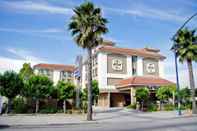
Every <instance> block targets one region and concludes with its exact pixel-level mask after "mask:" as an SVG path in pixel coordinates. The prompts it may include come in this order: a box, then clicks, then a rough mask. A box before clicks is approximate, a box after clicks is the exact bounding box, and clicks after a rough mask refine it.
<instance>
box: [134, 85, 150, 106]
mask: <svg viewBox="0 0 197 131" xmlns="http://www.w3.org/2000/svg"><path fill="white" fill-rule="evenodd" d="M149 94H150V92H149V89H148V88H146V87H144V88H137V89H136V92H135V97H136V100H137V101H139V102H140V104H141V106H142V110H143V107H144V102H146V101H147V100H148V98H149Z"/></svg>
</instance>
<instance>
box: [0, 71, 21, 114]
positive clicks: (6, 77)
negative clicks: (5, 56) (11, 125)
mask: <svg viewBox="0 0 197 131" xmlns="http://www.w3.org/2000/svg"><path fill="white" fill-rule="evenodd" d="M22 88H23V81H22V79H21V78H20V77H19V75H18V74H17V73H15V72H13V71H6V72H4V74H3V75H1V76H0V94H1V95H2V96H5V97H7V98H8V108H7V112H8V113H9V112H10V110H11V103H12V100H13V99H14V98H15V96H17V95H19V94H20V92H21V89H22Z"/></svg>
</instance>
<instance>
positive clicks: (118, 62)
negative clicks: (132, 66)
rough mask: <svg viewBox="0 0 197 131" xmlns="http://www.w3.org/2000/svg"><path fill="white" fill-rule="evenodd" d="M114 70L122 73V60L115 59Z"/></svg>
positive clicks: (113, 61) (113, 62)
mask: <svg viewBox="0 0 197 131" xmlns="http://www.w3.org/2000/svg"><path fill="white" fill-rule="evenodd" d="M112 69H113V70H117V71H120V70H122V60H120V59H113V60H112Z"/></svg>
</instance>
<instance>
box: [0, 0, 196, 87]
mask: <svg viewBox="0 0 197 131" xmlns="http://www.w3.org/2000/svg"><path fill="white" fill-rule="evenodd" d="M83 2H84V0H58V1H57V0H0V72H3V71H5V70H15V71H19V69H20V68H21V67H22V64H23V63H24V62H30V63H31V65H35V64H37V63H55V64H74V63H75V57H76V55H79V54H84V53H85V50H83V49H81V48H79V47H78V46H77V45H76V44H75V42H74V41H73V39H72V36H71V34H70V32H69V31H68V23H69V21H70V18H71V16H72V15H73V11H72V9H73V8H74V7H76V6H78V5H80V4H81V3H83ZM92 2H93V3H94V4H95V5H96V6H97V7H100V8H101V9H102V13H103V16H104V17H105V18H107V19H108V21H109V23H108V24H107V27H108V28H109V32H108V33H107V34H105V35H104V38H105V39H108V40H111V41H114V42H115V43H116V45H117V46H119V47H125V48H144V47H151V48H158V49H160V50H161V53H162V54H163V55H164V56H166V57H167V59H166V60H165V61H164V66H165V78H167V79H169V80H172V81H175V68H174V57H173V53H172V52H171V51H170V47H171V46H172V41H171V40H170V39H171V38H172V36H173V34H174V33H175V32H176V31H177V29H178V28H179V27H180V26H181V25H182V24H183V23H184V21H185V20H187V19H188V17H190V16H191V15H192V14H194V13H195V12H197V0H163V1H161V0H92ZM187 27H188V28H191V29H193V28H197V17H196V18H194V19H193V20H192V21H191V22H190V23H188V24H187ZM178 66H179V75H180V82H181V86H182V87H185V86H187V85H188V81H189V80H188V71H187V65H186V63H183V64H182V63H179V65H178ZM193 70H194V78H195V81H196V85H197V64H196V63H193Z"/></svg>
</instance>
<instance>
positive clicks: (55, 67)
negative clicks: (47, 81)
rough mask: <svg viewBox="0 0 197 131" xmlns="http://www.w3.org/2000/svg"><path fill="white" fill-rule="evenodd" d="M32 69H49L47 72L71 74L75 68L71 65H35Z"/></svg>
mask: <svg viewBox="0 0 197 131" xmlns="http://www.w3.org/2000/svg"><path fill="white" fill-rule="evenodd" d="M34 68H42V69H49V70H63V71H69V72H73V71H74V69H75V66H73V65H61V64H44V63H41V64H37V65H35V66H34Z"/></svg>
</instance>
